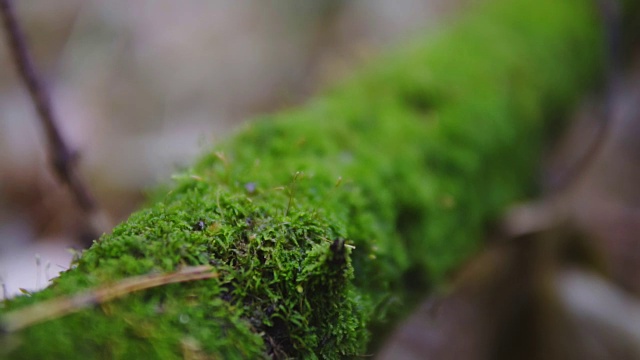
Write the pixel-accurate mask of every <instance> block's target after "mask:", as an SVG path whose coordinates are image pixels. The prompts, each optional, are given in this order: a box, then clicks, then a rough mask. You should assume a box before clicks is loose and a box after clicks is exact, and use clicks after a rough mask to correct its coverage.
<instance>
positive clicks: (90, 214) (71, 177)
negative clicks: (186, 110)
mask: <svg viewBox="0 0 640 360" xmlns="http://www.w3.org/2000/svg"><path fill="white" fill-rule="evenodd" d="M0 12H1V14H0V15H1V16H2V23H3V25H4V30H5V33H6V36H7V41H8V44H9V49H10V52H11V55H12V57H13V62H14V63H15V65H16V67H17V69H18V73H19V75H20V77H21V78H22V81H23V82H24V84H25V86H26V87H27V90H28V91H29V95H30V96H31V100H32V101H33V104H34V106H35V108H36V111H37V113H38V117H39V118H40V121H41V122H42V126H43V127H44V131H45V134H46V137H47V140H48V145H49V146H48V147H49V156H50V158H51V165H52V167H53V170H54V172H55V174H56V176H57V177H58V179H59V180H60V181H61V182H62V183H64V184H66V185H67V186H68V187H69V189H70V190H71V193H72V194H73V196H74V198H75V200H76V202H77V204H78V206H79V207H80V208H81V209H82V210H83V211H84V212H85V214H86V216H87V218H88V219H89V223H90V225H91V226H92V230H93V232H94V234H92V235H95V236H98V235H100V234H101V233H102V232H104V231H106V230H108V227H109V221H108V220H107V217H106V215H105V213H104V212H103V211H102V210H101V209H100V208H99V207H98V205H97V202H96V201H95V199H94V197H93V196H92V195H91V192H90V191H89V189H88V187H87V186H86V185H85V184H84V182H83V181H82V179H81V177H80V175H79V174H78V172H77V171H76V164H77V160H78V153H77V151H75V150H74V149H72V148H71V147H70V146H69V145H68V143H67V142H66V141H65V140H64V137H63V136H62V133H61V132H60V130H59V127H58V122H57V120H56V117H55V114H54V112H53V109H52V106H51V101H50V98H49V94H48V93H47V90H46V87H45V86H44V83H43V82H42V81H41V80H40V77H39V75H38V72H37V71H36V68H35V65H34V62H33V59H32V58H31V54H30V53H29V49H28V48H27V41H26V39H25V36H24V33H23V32H22V29H21V28H20V26H19V24H18V20H17V17H16V15H15V9H14V7H13V4H12V2H11V0H0Z"/></svg>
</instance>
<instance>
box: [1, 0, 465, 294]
mask: <svg viewBox="0 0 640 360" xmlns="http://www.w3.org/2000/svg"><path fill="white" fill-rule="evenodd" d="M469 1H470V0H467V1H465V0H455V1H447V0H397V1H393V2H391V1H385V0H350V1H339V0H295V1H294V0H284V1H268V2H262V1H255V0H254V1H247V0H244V1H231V2H222V1H204V0H186V1H172V0H153V1H151V0H142V1H125V0H110V1H97V0H57V1H46V0H21V1H16V6H17V10H18V16H19V17H20V21H21V22H22V26H23V28H24V31H25V32H26V33H27V36H28V40H29V46H30V48H31V50H32V54H33V57H34V59H35V62H36V64H37V66H38V69H39V70H40V72H41V74H42V75H43V78H44V80H45V82H46V84H47V87H48V89H49V92H50V95H51V97H52V102H53V106H54V110H55V112H56V114H57V117H58V120H59V122H60V124H59V125H60V127H61V131H62V132H63V134H64V135H65V136H66V138H67V139H68V142H69V143H70V145H71V146H72V147H75V148H77V149H78V150H79V151H80V155H81V159H80V164H79V167H80V171H81V173H82V174H83V176H84V178H85V180H86V182H87V183H88V184H89V186H90V187H91V189H92V190H93V192H94V193H95V195H96V196H97V198H98V201H99V203H100V205H102V206H103V207H104V208H105V210H106V211H107V213H108V215H109V216H110V217H111V221H112V222H113V223H114V224H115V223H117V222H119V221H121V220H123V219H125V218H126V217H127V216H128V215H129V214H130V213H131V212H132V211H134V210H135V209H136V208H138V207H139V206H140V205H141V203H142V201H143V200H144V192H145V190H146V189H149V188H152V187H153V186H154V185H155V184H157V183H159V182H160V183H162V182H165V183H166V182H167V181H168V180H169V179H170V175H171V173H172V172H174V171H175V170H176V169H180V168H181V167H184V166H187V165H188V164H189V163H190V162H191V161H192V160H193V159H194V158H195V156H196V154H198V153H199V152H200V151H202V150H203V149H205V148H209V147H211V146H212V144H215V143H216V141H219V140H222V139H224V138H225V137H227V136H228V135H229V133H230V132H231V131H232V130H233V128H234V127H237V126H238V125H239V124H240V123H241V122H243V121H246V120H250V119H251V117H252V116H255V115H257V114H262V113H268V112H274V111H278V110H281V109H284V108H287V107H290V106H294V105H296V104H300V103H302V102H303V101H304V100H305V99H307V98H308V97H310V96H312V95H313V94H314V93H316V92H317V91H319V90H321V89H323V88H325V87H327V86H330V85H331V84H334V83H336V82H339V81H340V79H342V78H344V77H347V76H348V75H349V74H350V73H351V72H352V71H354V70H355V69H357V68H358V67H359V66H362V65H363V64H365V63H366V62H367V60H368V59H370V58H371V57H375V56H377V55H379V54H381V53H383V52H384V51H386V50H388V49H389V48H392V47H395V46H397V45H396V44H398V43H404V42H407V41H410V39H411V38H412V37H413V36H415V35H416V34H423V33H424V32H425V31H426V30H427V29H431V31H435V30H436V29H437V27H438V25H439V24H442V23H443V22H444V21H450V20H451V19H454V18H455V14H457V13H458V12H459V11H460V9H461V8H462V7H463V6H462V5H463V3H467V2H469ZM1 38H2V46H0V69H1V70H0V279H1V281H2V282H3V284H4V288H5V291H6V292H7V294H4V296H11V295H13V294H16V293H18V292H19V288H24V289H28V290H35V289H37V288H42V287H44V286H46V285H47V283H48V279H50V278H52V277H54V276H55V275H56V274H57V273H58V272H59V271H61V270H64V269H66V268H67V267H68V264H69V262H70V260H71V258H72V256H73V250H70V249H81V248H82V246H83V242H82V241H83V240H82V239H83V236H84V233H85V232H86V229H85V226H84V225H83V224H82V222H81V219H82V217H81V216H80V214H79V210H78V209H77V207H76V205H75V203H74V202H73V198H72V197H71V196H70V194H69V193H68V192H67V191H66V190H65V189H64V188H63V187H61V186H60V185H59V184H58V182H57V180H56V179H55V178H54V176H53V174H52V172H51V170H50V166H49V164H48V163H47V161H48V159H47V154H46V150H47V148H46V141H45V138H44V133H43V130H42V128H41V126H40V122H39V120H38V119H37V118H36V114H35V111H34V109H33V105H32V103H31V101H30V98H29V96H28V93H27V92H26V90H25V88H24V86H23V84H22V83H21V82H20V81H19V78H18V76H17V74H16V71H15V67H14V65H13V64H12V63H11V61H10V57H9V54H8V47H7V44H6V41H5V37H4V34H3V36H2V37H1Z"/></svg>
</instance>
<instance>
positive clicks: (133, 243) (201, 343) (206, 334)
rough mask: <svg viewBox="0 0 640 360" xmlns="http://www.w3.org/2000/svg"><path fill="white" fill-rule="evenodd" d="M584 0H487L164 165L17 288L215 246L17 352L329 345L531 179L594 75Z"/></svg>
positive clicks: (393, 304)
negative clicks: (422, 37) (59, 264)
mask: <svg viewBox="0 0 640 360" xmlns="http://www.w3.org/2000/svg"><path fill="white" fill-rule="evenodd" d="M591 6H592V5H591V1H586V0H564V1H557V0H513V1H494V2H493V4H492V5H491V6H486V7H485V8H481V9H479V10H478V11H476V12H474V13H473V14H472V15H470V16H469V17H468V18H466V19H463V20H461V21H460V22H459V24H458V25H456V26H455V27H453V28H451V29H449V30H448V31H445V32H443V33H442V34H440V36H439V37H437V38H431V39H429V40H427V41H422V42H418V43H416V44H415V45H414V46H413V47H411V48H408V49H406V50H405V51H404V52H401V53H399V54H396V55H395V56H393V57H389V58H387V59H383V60H382V61H380V62H379V63H377V64H373V65H372V66H371V67H370V68H369V69H368V70H367V71H364V72H362V73H360V74H358V75H357V76H356V77H355V78H354V79H353V80H351V81H350V82H347V83H346V84H344V85H342V86H341V87H338V88H336V89H334V90H332V91H330V92H328V93H327V94H326V95H325V96H323V97H321V98H318V99H316V100H314V101H312V102H311V103H309V104H308V105H307V106H305V107H304V108H301V109H298V110H291V111H288V112H285V113H282V114H278V115H275V116H270V117H266V118H263V119H258V120H256V121H254V122H253V123H251V124H250V125H248V126H246V127H245V128H243V129H242V130H241V131H239V132H238V134H237V135H236V136H235V137H234V138H233V140H231V141H229V142H228V143H226V144H224V145H222V146H221V147H220V148H219V149H218V151H216V152H211V153H209V154H207V155H204V156H203V157H202V158H201V159H200V160H199V161H198V162H197V163H196V164H195V165H194V166H193V167H192V168H191V169H190V170H189V171H187V172H184V173H182V174H180V175H178V176H176V177H175V178H174V181H175V184H174V185H173V186H172V190H171V191H170V192H169V193H168V194H166V195H165V196H163V197H162V198H160V199H158V201H157V202H156V203H155V204H154V205H152V206H150V207H149V208H147V209H144V210H141V211H139V212H137V213H136V214H134V215H132V216H131V218H130V219H129V220H127V221H126V222H125V223H123V224H121V225H119V226H118V227H117V228H115V229H114V230H113V232H112V233H111V234H109V235H105V236H103V237H102V239H101V240H100V242H97V243H95V244H94V246H93V247H92V248H91V249H89V250H88V251H86V252H84V254H83V255H82V257H81V258H80V259H79V260H78V261H77V263H76V264H75V265H74V267H73V269H71V270H69V271H67V272H65V273H64V274H62V276H61V277H60V278H59V279H57V280H56V281H55V283H54V284H53V285H52V286H51V287H49V288H48V289H46V290H44V291H42V292H39V293H36V294H33V295H32V296H30V297H20V298H17V299H14V300H11V301H9V302H6V304H5V308H4V309H2V310H1V311H3V312H7V311H10V310H13V309H16V308H20V307H22V306H24V305H27V304H30V303H34V302H37V301H40V300H43V299H48V298H52V297H56V296H60V295H63V294H72V293H77V292H78V291H79V290H80V289H85V288H88V287H92V286H97V285H99V284H103V283H109V282H113V281H115V280H117V279H120V278H123V277H127V276H133V275H139V274H146V273H149V272H164V271H170V270H173V269H176V268H178V267H180V266H183V265H198V264H210V265H212V266H214V267H215V268H216V269H217V271H218V273H219V275H220V276H219V277H218V278H217V279H210V280H204V281H196V282H191V283H184V284H174V285H167V286H162V287H159V288H154V289H150V290H146V291H142V292H139V293H134V294H131V295H129V296H127V297H126V298H123V299H121V300H116V301H111V302H108V303H105V304H101V305H99V306H96V307H95V308H92V309H87V310H84V311H82V312H79V313H77V314H74V315H70V316H67V317H63V318H61V319H56V320H51V321H48V322H46V323H43V324H40V325H36V326H33V327H31V328H28V329H26V330H24V331H22V332H20V333H18V334H13V335H11V336H5V337H4V338H3V342H4V343H5V344H9V345H11V346H12V347H13V349H14V350H13V351H12V352H10V353H3V352H1V351H0V356H3V355H4V356H9V357H11V358H17V359H19V358H24V359H28V358H42V357H47V358H65V359H72V358H83V359H84V358H109V359H110V358H136V357H144V358H149V357H156V358H163V359H171V358H181V357H183V356H186V355H185V354H186V353H187V352H189V351H191V352H196V353H197V354H199V355H204V354H206V355H209V356H210V357H212V358H224V359H233V358H256V357H264V356H276V357H285V356H288V357H296V358H307V357H308V358H315V357H318V358H341V357H350V356H355V355H361V354H365V353H366V352H367V346H368V342H369V340H370V338H371V332H370V330H376V331H379V330H380V329H381V328H383V327H385V326H387V327H388V326H389V325H388V324H389V323H390V322H391V321H393V320H394V319H397V318H398V317H399V316H400V315H401V314H402V313H403V312H404V311H406V310H407V309H408V308H409V306H410V305H411V302H412V299H414V298H415V296H417V295H418V294H423V293H424V292H425V291H428V290H429V289H430V288H433V287H435V286H437V285H438V284H440V283H441V282H442V281H444V280H445V279H446V276H447V274H449V273H450V272H451V271H452V270H454V269H455V268H456V267H457V266H458V265H459V264H460V263H461V262H463V261H464V260H465V259H466V258H468V256H469V255H470V254H473V253H474V252H475V251H476V250H477V249H478V247H479V246H480V244H481V240H482V237H483V233H484V232H485V228H486V226H487V224H488V222H489V221H491V220H492V219H495V218H496V216H498V215H499V213H500V212H501V211H502V209H503V208H504V206H505V205H507V204H508V203H509V202H511V201H514V200H516V199H521V198H523V197H524V196H526V195H527V194H530V193H531V191H532V190H533V188H532V183H533V181H532V179H533V178H534V176H533V173H534V171H535V168H536V161H537V160H536V159H537V158H538V155H537V154H538V153H539V151H540V149H541V147H542V144H543V141H544V139H545V134H547V133H548V130H549V128H550V127H553V126H554V121H557V119H559V118H560V117H561V116H562V114H563V111H564V109H566V108H567V107H568V106H570V105H571V103H572V102H573V100H574V99H575V98H576V97H577V96H578V95H579V94H581V93H582V92H583V91H584V89H585V88H586V87H588V86H589V85H590V84H592V83H593V82H594V80H595V79H597V74H598V72H599V67H600V45H599V43H600V31H599V27H598V25H597V22H596V19H595V15H594V13H593V9H592V8H591Z"/></svg>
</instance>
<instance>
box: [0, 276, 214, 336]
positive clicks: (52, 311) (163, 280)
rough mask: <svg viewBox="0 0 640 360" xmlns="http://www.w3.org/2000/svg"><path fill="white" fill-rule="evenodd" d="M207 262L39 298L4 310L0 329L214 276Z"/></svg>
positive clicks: (19, 327) (12, 328) (7, 330)
mask: <svg viewBox="0 0 640 360" xmlns="http://www.w3.org/2000/svg"><path fill="white" fill-rule="evenodd" d="M217 277H218V273H217V272H215V271H213V268H212V267H211V266H209V265H203V266H191V267H185V268H182V269H181V270H179V271H176V272H174V273H169V274H150V275H142V276H135V277H130V278H126V279H123V280H121V281H119V282H117V283H115V284H112V285H106V286H103V287H100V288H97V289H93V290H89V291H86V292H83V293H80V294H77V295H74V296H70V297H61V298H56V299H51V300H48V301H43V302H40V303H37V304H34V305H31V306H28V307H25V308H22V309H19V310H15V311H12V312H9V313H7V314H5V315H4V316H3V317H2V318H0V332H5V333H10V332H15V331H19V330H22V329H24V328H27V327H29V326H32V325H35V324H38V323H42V322H45V321H49V320H53V319H57V318H60V317H63V316H65V315H68V314H71V313H74V312H78V311H80V310H82V309H84V308H86V307H89V306H92V305H98V304H101V303H104V302H107V301H111V300H113V299H115V298H118V297H122V296H124V295H127V294H130V293H133V292H136V291H141V290H146V289H150V288H154V287H158V286H163V285H167V284H173V283H180V282H186V281H194V280H204V279H212V278H217Z"/></svg>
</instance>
